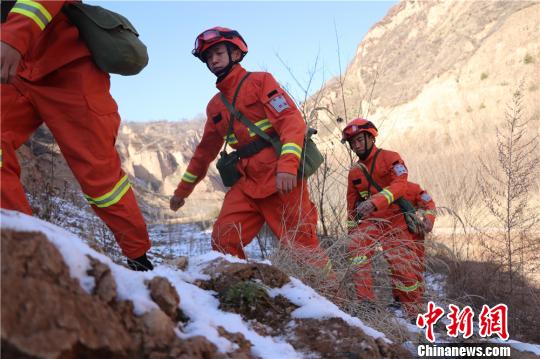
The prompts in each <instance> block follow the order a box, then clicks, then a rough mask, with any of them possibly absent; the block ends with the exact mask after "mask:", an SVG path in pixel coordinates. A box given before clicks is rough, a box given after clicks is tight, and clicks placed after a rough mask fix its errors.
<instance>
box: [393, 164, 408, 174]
mask: <svg viewBox="0 0 540 359" xmlns="http://www.w3.org/2000/svg"><path fill="white" fill-rule="evenodd" d="M394 172H395V173H396V176H401V175H404V174H405V173H407V168H406V167H405V166H404V165H402V164H401V163H398V164H397V165H394Z"/></svg>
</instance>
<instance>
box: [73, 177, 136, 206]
mask: <svg viewBox="0 0 540 359" xmlns="http://www.w3.org/2000/svg"><path fill="white" fill-rule="evenodd" d="M130 187H131V185H130V184H129V180H128V176H127V175H124V177H122V178H121V179H120V181H118V182H117V183H116V184H115V185H114V187H113V189H112V190H110V191H109V192H107V193H105V194H104V195H102V196H99V197H90V196H88V195H86V194H85V195H84V197H85V198H86V200H87V201H88V203H90V204H93V205H95V206H97V207H99V208H104V207H109V206H112V205H113V204H116V203H117V202H118V201H120V200H121V199H122V197H123V196H124V195H125V194H126V192H127V191H128V190H129V188H130Z"/></svg>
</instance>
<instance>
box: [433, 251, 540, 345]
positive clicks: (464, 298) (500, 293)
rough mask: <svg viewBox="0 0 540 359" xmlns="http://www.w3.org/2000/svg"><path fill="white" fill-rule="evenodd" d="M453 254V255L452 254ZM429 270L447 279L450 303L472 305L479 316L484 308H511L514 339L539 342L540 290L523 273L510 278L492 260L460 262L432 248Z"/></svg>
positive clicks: (511, 333)
mask: <svg viewBox="0 0 540 359" xmlns="http://www.w3.org/2000/svg"><path fill="white" fill-rule="evenodd" d="M450 253H451V252H450ZM429 258H430V260H429V263H430V264H429V265H428V270H429V271H431V272H433V273H441V274H443V275H445V276H446V278H447V281H446V285H445V290H446V297H447V300H448V302H451V303H454V304H457V305H460V306H464V305H470V306H472V307H473V309H474V311H475V313H480V311H481V309H482V305H484V304H486V305H489V306H494V305H497V304H499V303H504V304H506V305H508V308H509V315H508V321H509V322H508V328H509V332H510V337H511V338H512V339H516V340H520V341H525V342H532V343H540V311H539V310H538V308H539V306H540V287H538V286H535V285H533V284H531V281H530V280H529V279H528V278H524V277H523V276H522V273H513V276H512V277H511V276H510V275H509V273H508V272H507V271H505V270H504V267H503V266H501V265H499V264H497V263H494V262H493V261H485V260H484V261H475V260H460V259H459V258H458V257H457V256H452V255H450V256H449V252H448V251H446V252H445V253H443V252H441V251H439V250H437V249H433V248H432V250H431V251H430V257H429Z"/></svg>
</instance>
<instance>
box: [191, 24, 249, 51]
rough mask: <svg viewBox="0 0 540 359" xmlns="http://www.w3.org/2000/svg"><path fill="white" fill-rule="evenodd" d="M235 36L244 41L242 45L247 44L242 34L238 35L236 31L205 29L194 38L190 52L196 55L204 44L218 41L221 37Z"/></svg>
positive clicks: (229, 37) (230, 37)
mask: <svg viewBox="0 0 540 359" xmlns="http://www.w3.org/2000/svg"><path fill="white" fill-rule="evenodd" d="M235 37H237V38H239V39H240V40H241V41H242V42H243V43H244V45H246V46H247V44H246V42H245V41H244V39H243V38H242V36H240V34H239V33H238V31H234V30H233V31H219V30H215V29H210V30H206V31H204V32H202V33H201V34H199V36H197V38H196V39H195V44H194V45H193V51H192V53H193V54H194V55H198V54H200V53H201V50H202V48H203V46H204V45H205V44H211V43H213V42H218V41H220V40H223V39H233V38H235Z"/></svg>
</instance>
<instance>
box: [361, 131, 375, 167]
mask: <svg viewBox="0 0 540 359" xmlns="http://www.w3.org/2000/svg"><path fill="white" fill-rule="evenodd" d="M369 138H370V136H369V135H368V133H367V132H364V152H363V153H362V154H361V155H358V158H360V159H361V160H362V161H364V160H365V159H367V158H368V157H369V154H370V153H371V150H373V144H372V145H371V147H370V148H369V149H368V148H367V146H368V140H369Z"/></svg>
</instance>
